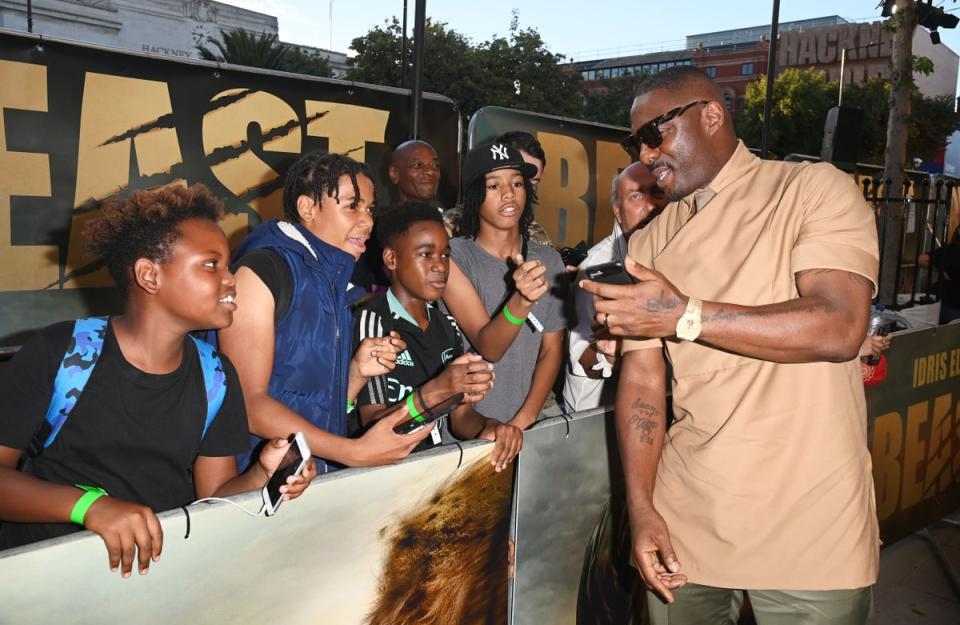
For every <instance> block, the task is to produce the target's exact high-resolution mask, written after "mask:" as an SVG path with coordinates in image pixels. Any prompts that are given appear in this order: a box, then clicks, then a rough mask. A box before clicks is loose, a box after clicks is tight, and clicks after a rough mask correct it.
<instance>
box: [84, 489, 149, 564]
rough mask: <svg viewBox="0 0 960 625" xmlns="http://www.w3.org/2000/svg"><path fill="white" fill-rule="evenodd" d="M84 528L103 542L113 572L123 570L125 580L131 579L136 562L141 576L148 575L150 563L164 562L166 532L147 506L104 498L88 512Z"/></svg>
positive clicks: (97, 501)
mask: <svg viewBox="0 0 960 625" xmlns="http://www.w3.org/2000/svg"><path fill="white" fill-rule="evenodd" d="M83 526H84V527H86V528H87V529H88V530H90V531H91V532H93V533H95V534H97V535H99V536H100V538H102V539H103V542H104V544H105V545H106V546H107V555H108V556H109V558H110V570H111V571H116V570H117V568H118V567H119V568H120V574H121V575H122V576H123V577H130V572H131V571H132V569H133V563H134V560H137V561H138V564H139V566H138V569H137V570H138V571H140V574H141V575H146V574H147V571H148V570H149V568H150V561H151V560H153V561H154V562H156V561H157V560H159V559H160V552H161V550H162V549H163V528H161V527H160V521H159V519H157V515H156V514H155V513H154V512H153V510H151V509H150V508H148V507H147V506H141V505H140V504H135V503H131V502H129V501H124V500H122V499H117V498H116V497H109V496H104V497H100V498H99V499H97V500H96V501H95V502H93V505H91V506H90V509H89V510H87V514H86V516H84V519H83Z"/></svg>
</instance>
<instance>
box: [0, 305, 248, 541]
mask: <svg viewBox="0 0 960 625" xmlns="http://www.w3.org/2000/svg"><path fill="white" fill-rule="evenodd" d="M73 325H74V324H73V322H72V321H69V322H63V323H57V324H54V325H52V326H49V327H47V328H45V329H44V330H42V331H40V332H38V333H37V334H36V335H35V336H34V337H33V338H32V339H31V340H30V341H29V342H28V343H27V344H26V345H24V346H23V348H22V349H21V350H20V351H19V352H18V353H17V355H16V356H14V358H13V359H12V360H11V361H10V363H9V364H8V365H7V366H6V367H4V369H3V370H2V371H0V397H3V398H4V402H5V406H4V408H3V410H2V411H0V445H4V446H6V447H12V448H14V449H26V448H27V447H29V445H30V443H31V441H32V439H33V437H34V436H35V434H36V433H37V432H38V430H39V429H40V428H41V426H42V425H43V422H44V416H45V415H46V412H47V407H48V406H49V404H50V398H51V395H52V393H53V383H54V379H55V378H56V375H57V369H58V368H59V367H60V362H61V360H62V359H63V354H64V352H65V351H66V350H67V347H68V345H69V342H70V337H71V335H72V333H73ZM220 359H221V361H222V362H223V368H224V373H225V374H226V384H227V393H226V397H225V398H224V401H223V405H222V406H221V407H220V410H219V412H218V413H217V418H216V420H215V421H214V422H213V424H211V426H210V429H209V430H208V431H207V435H206V437H205V438H203V441H202V444H201V434H202V432H203V425H204V422H205V420H206V411H207V401H206V390H205V386H204V380H203V369H202V367H201V364H200V358H199V356H198V355H197V347H196V345H194V344H193V341H192V340H191V339H189V338H186V339H185V340H184V344H183V360H182V362H181V363H180V366H179V367H178V368H177V369H176V370H175V371H173V372H171V373H167V374H160V375H157V374H149V373H144V372H143V371H140V370H139V369H137V368H136V367H134V366H133V365H132V364H130V363H129V362H127V361H126V359H124V357H123V354H122V352H121V351H120V347H119V345H118V344H117V340H116V337H115V336H114V333H113V326H112V324H111V325H109V326H108V329H107V333H106V337H105V339H104V344H103V352H102V353H101V354H100V358H99V360H98V361H97V365H96V367H95V368H94V370H93V373H92V374H91V376H90V379H89V380H88V382H87V385H86V387H85V388H84V390H83V393H82V394H81V395H80V398H79V400H78V401H77V403H76V405H75V407H74V409H73V412H72V413H71V414H70V417H69V418H68V419H67V422H66V423H65V424H64V426H63V428H62V429H61V430H60V433H59V434H58V435H57V438H56V439H55V440H54V442H53V444H52V445H50V447H48V448H47V449H45V450H44V451H43V453H41V454H40V456H39V457H37V458H29V459H27V461H26V464H25V465H24V467H23V470H24V471H25V472H27V473H29V474H30V475H33V476H35V477H38V478H40V479H43V480H46V481H48V482H53V483H56V484H88V485H94V486H100V487H102V488H103V489H104V490H106V491H107V493H109V494H110V495H111V496H113V497H118V498H120V499H124V500H127V501H132V502H135V503H139V504H143V505H147V506H149V507H150V508H152V509H153V510H156V511H158V512H159V511H163V510H169V509H172V508H176V507H179V506H183V505H186V504H188V503H190V502H191V501H193V500H194V499H196V497H195V491H194V485H193V463H194V461H195V460H196V457H197V455H198V454H199V455H203V456H233V455H236V454H238V453H240V452H243V451H246V450H247V448H248V446H249V444H250V438H249V432H248V426H247V415H246V411H245V409H244V404H243V393H242V392H241V390H240V382H239V380H238V378H237V373H236V370H235V369H234V368H233V365H232V364H231V363H230V361H229V360H228V359H227V358H226V357H225V356H224V355H222V354H221V355H220ZM78 495H79V491H78ZM78 529H80V528H79V527H78V526H76V525H72V524H65V523H59V524H40V523H31V524H24V523H8V522H2V523H0V549H6V548H9V547H14V546H17V545H22V544H27V543H31V542H35V541H38V540H43V539H45V538H52V537H54V536H60V535H63V534H68V533H70V532H72V531H76V530H78Z"/></svg>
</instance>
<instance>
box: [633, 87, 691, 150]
mask: <svg viewBox="0 0 960 625" xmlns="http://www.w3.org/2000/svg"><path fill="white" fill-rule="evenodd" d="M707 102H709V100H695V101H693V102H691V103H690V104H685V105H684V106H678V107H677V108H674V109H670V110H669V111H667V112H666V113H664V114H663V115H661V116H659V117H654V118H653V119H651V120H650V121H648V122H647V123H646V124H644V125H643V126H640V127H639V128H637V132H635V133H633V134H631V135H629V136H628V137H627V138H626V139H624V140H623V141H621V142H620V145H622V146H623V149H624V150H626V151H627V152H628V153H630V154H631V155H635V154H640V146H643V145H645V146H647V147H648V148H650V149H653V148H657V147H660V144H661V143H663V135H662V134H660V126H661V124H665V123H667V122H668V121H670V120H671V119H674V118H675V117H680V116H681V115H683V114H684V113H686V112H687V111H688V110H689V109H691V108H693V107H694V106H696V105H697V104H706V103H707Z"/></svg>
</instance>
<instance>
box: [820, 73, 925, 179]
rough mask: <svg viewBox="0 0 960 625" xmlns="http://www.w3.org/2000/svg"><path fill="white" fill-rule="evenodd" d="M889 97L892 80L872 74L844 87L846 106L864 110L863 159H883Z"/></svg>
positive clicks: (871, 161) (861, 133) (864, 160)
mask: <svg viewBox="0 0 960 625" xmlns="http://www.w3.org/2000/svg"><path fill="white" fill-rule="evenodd" d="M889 99H890V81H889V80H887V79H885V78H880V77H878V76H871V77H869V78H867V80H866V81H864V82H863V83H861V84H852V85H844V87H843V105H844V106H849V107H852V108H858V109H860V110H861V111H863V126H862V127H861V132H860V137H861V140H860V150H859V157H858V158H859V160H860V162H863V163H874V164H879V163H882V162H883V151H884V148H885V146H886V144H887V118H888V117H889V116H890V105H889V102H888V101H889ZM918 121H919V120H918ZM817 154H819V152H817Z"/></svg>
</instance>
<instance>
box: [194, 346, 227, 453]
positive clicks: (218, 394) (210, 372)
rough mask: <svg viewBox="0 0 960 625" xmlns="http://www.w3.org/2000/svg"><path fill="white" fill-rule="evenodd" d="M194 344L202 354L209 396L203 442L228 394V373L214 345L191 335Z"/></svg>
mask: <svg viewBox="0 0 960 625" xmlns="http://www.w3.org/2000/svg"><path fill="white" fill-rule="evenodd" d="M190 338H191V339H193V343H194V345H196V346H197V354H198V355H199V356H200V367H201V368H202V369H203V385H204V387H205V389H206V397H207V418H206V421H204V423H203V434H202V435H201V436H200V440H201V442H202V441H203V439H204V438H206V436H207V430H209V429H210V426H211V425H212V424H213V422H214V420H215V419H216V418H217V413H218V412H219V411H220V406H222V405H223V400H224V398H225V397H226V396H227V375H226V374H225V373H224V372H223V362H221V360H220V355H219V354H218V353H217V351H216V349H214V347H213V345H211V344H210V343H207V342H206V341H204V340H202V339H198V338H196V337H195V336H193V335H190Z"/></svg>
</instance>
